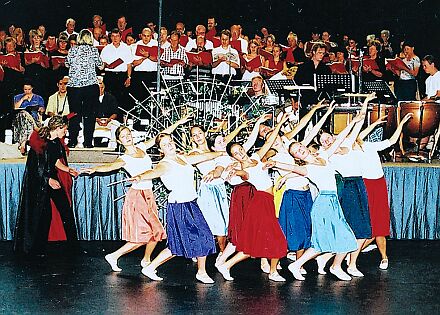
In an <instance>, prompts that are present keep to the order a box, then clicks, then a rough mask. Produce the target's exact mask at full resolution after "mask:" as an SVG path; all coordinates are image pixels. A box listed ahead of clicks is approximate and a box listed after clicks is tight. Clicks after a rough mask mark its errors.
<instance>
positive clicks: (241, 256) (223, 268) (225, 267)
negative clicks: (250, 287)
mask: <svg viewBox="0 0 440 315" xmlns="http://www.w3.org/2000/svg"><path fill="white" fill-rule="evenodd" d="M222 256H223V255H222ZM249 257H250V256H249V255H247V254H245V253H243V252H238V253H237V254H235V256H234V257H232V258H231V259H229V260H228V261H227V262H225V263H224V264H222V265H217V266H216V267H217V270H218V271H219V272H220V273H221V274H222V276H223V278H225V280H228V281H231V280H234V278H232V277H231V275H230V273H229V270H230V269H231V268H232V267H233V266H234V265H235V264H237V263H239V262H240V261H243V260H245V259H247V258H249Z"/></svg>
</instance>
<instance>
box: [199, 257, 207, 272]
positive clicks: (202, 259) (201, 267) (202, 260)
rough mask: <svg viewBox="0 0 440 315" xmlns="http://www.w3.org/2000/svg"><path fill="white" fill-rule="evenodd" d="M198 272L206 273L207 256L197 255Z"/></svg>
mask: <svg viewBox="0 0 440 315" xmlns="http://www.w3.org/2000/svg"><path fill="white" fill-rule="evenodd" d="M197 269H198V271H197V273H200V274H206V256H202V257H197Z"/></svg>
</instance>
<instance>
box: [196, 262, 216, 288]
mask: <svg viewBox="0 0 440 315" xmlns="http://www.w3.org/2000/svg"><path fill="white" fill-rule="evenodd" d="M197 269H198V270H197V274H196V279H197V280H199V281H200V282H203V283H214V280H212V279H211V278H210V277H209V276H208V274H207V273H206V256H202V257H197Z"/></svg>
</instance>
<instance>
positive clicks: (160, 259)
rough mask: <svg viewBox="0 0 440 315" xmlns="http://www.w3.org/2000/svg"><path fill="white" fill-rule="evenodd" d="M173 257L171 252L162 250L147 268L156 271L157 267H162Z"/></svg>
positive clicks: (167, 249)
mask: <svg viewBox="0 0 440 315" xmlns="http://www.w3.org/2000/svg"><path fill="white" fill-rule="evenodd" d="M173 257H174V255H173V254H171V251H170V250H169V248H168V247H167V248H165V249H164V250H162V251H161V252H160V253H159V255H157V256H156V258H154V260H153V261H152V262H151V264H150V265H149V266H148V268H151V269H153V270H156V269H157V267H159V266H160V265H162V264H163V263H165V262H167V261H168V260H170V259H171V258H173ZM144 269H145V268H144Z"/></svg>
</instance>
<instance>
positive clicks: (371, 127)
mask: <svg viewBox="0 0 440 315" xmlns="http://www.w3.org/2000/svg"><path fill="white" fill-rule="evenodd" d="M387 117H388V115H384V116H381V117H380V118H379V119H378V120H376V121H375V122H374V123H372V124H370V125H369V126H368V127H367V128H365V129H364V130H362V131H361V132H360V133H359V136H358V138H359V139H361V140H364V138H365V137H366V136H368V135H369V134H370V133H371V132H372V131H373V130H374V129H375V128H376V127H377V126H379V125H380V124H383V123H385V122H386V120H385V119H386V118H387Z"/></svg>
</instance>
